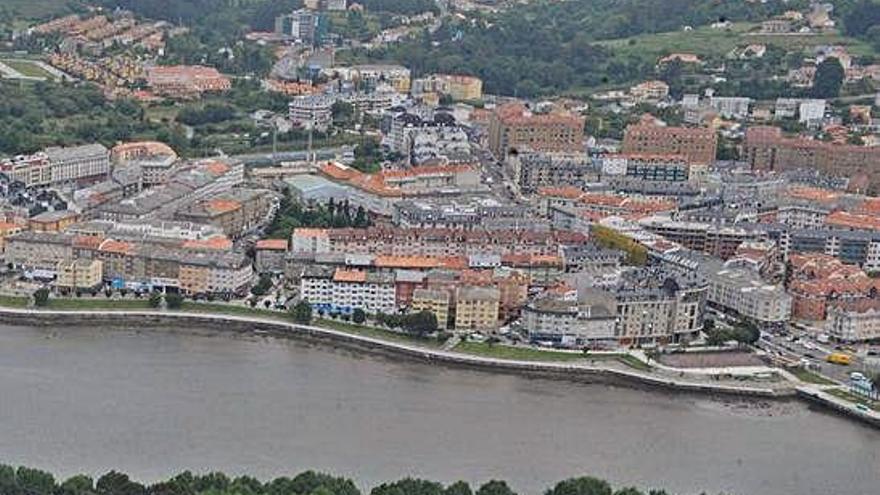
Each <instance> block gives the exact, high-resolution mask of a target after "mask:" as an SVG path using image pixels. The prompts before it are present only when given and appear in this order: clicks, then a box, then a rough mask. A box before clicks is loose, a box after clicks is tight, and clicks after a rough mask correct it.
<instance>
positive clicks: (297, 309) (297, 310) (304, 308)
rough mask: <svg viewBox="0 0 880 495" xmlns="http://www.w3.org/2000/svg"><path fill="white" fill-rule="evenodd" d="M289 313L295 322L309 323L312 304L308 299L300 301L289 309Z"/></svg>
mask: <svg viewBox="0 0 880 495" xmlns="http://www.w3.org/2000/svg"><path fill="white" fill-rule="evenodd" d="M290 315H291V316H292V317H293V321H295V322H297V323H303V324H305V323H311V322H312V305H311V304H309V303H308V301H300V302H298V303H296V306H294V307H293V309H291V310H290Z"/></svg>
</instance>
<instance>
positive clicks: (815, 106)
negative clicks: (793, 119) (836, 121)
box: [798, 100, 825, 125]
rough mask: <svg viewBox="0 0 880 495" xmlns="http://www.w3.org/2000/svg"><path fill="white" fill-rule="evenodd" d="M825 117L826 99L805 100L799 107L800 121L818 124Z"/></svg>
mask: <svg viewBox="0 0 880 495" xmlns="http://www.w3.org/2000/svg"><path fill="white" fill-rule="evenodd" d="M824 118H825V100H803V101H801V104H800V106H799V108H798V122H800V123H802V124H807V125H818V124H821V123H822V120H823V119H824Z"/></svg>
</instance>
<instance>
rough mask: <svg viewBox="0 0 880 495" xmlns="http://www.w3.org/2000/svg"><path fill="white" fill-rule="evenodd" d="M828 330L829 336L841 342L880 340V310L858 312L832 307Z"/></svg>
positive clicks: (829, 312)
mask: <svg viewBox="0 0 880 495" xmlns="http://www.w3.org/2000/svg"><path fill="white" fill-rule="evenodd" d="M826 330H827V331H828V335H830V336H831V337H832V338H833V339H834V340H837V341H840V342H865V341H868V340H875V339H880V309H877V308H869V309H866V310H864V311H857V310H853V309H842V308H840V307H835V306H831V307H829V308H828V321H827V323H826Z"/></svg>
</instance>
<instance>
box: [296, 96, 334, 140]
mask: <svg viewBox="0 0 880 495" xmlns="http://www.w3.org/2000/svg"><path fill="white" fill-rule="evenodd" d="M334 103H335V100H334V99H333V98H331V97H329V96H325V95H304V96H296V97H294V98H293V99H292V100H291V101H290V103H289V104H288V111H289V114H288V115H289V118H290V121H291V122H293V123H294V124H296V125H298V126H301V127H303V128H305V129H315V130H320V131H326V130H327V129H329V128H330V126H331V125H333V104H334Z"/></svg>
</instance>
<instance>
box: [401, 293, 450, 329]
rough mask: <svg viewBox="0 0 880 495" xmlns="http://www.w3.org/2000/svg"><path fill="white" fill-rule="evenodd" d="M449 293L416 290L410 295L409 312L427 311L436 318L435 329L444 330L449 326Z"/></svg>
mask: <svg viewBox="0 0 880 495" xmlns="http://www.w3.org/2000/svg"><path fill="white" fill-rule="evenodd" d="M449 308H450V297H449V292H448V291H445V290H440V289H422V288H417V289H415V290H414V291H413V293H412V300H411V303H410V311H411V312H412V313H419V312H421V311H428V312H430V313H432V314H433V315H434V316H435V317H436V318H437V328H440V329H445V328H447V327H448V326H449V314H450V312H449Z"/></svg>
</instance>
